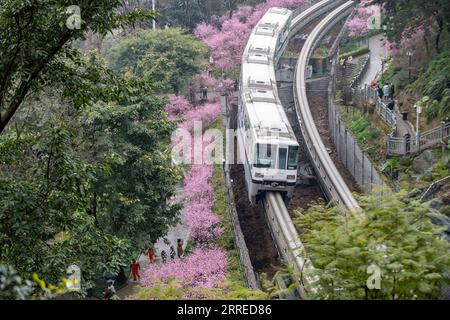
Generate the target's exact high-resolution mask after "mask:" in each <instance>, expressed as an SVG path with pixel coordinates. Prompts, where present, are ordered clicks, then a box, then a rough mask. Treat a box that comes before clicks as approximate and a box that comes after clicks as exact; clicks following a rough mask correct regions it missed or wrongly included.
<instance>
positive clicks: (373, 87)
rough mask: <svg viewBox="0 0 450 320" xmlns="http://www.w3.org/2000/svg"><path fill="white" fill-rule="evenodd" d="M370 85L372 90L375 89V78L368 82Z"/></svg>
mask: <svg viewBox="0 0 450 320" xmlns="http://www.w3.org/2000/svg"><path fill="white" fill-rule="evenodd" d="M370 87H371V88H372V89H373V90H376V89H377V87H378V85H377V82H376V81H375V80H372V82H371V83H370Z"/></svg>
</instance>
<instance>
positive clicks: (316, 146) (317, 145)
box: [294, 1, 359, 212]
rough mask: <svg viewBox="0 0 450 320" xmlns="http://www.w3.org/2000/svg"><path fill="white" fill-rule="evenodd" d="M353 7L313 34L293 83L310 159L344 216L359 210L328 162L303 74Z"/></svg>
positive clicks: (330, 17)
mask: <svg viewBox="0 0 450 320" xmlns="http://www.w3.org/2000/svg"><path fill="white" fill-rule="evenodd" d="M353 6H354V2H353V1H348V2H346V3H344V4H343V5H341V6H340V7H338V8H337V9H335V10H334V11H333V12H331V13H330V14H329V15H328V16H327V17H326V18H325V19H323V20H322V21H321V22H320V23H319V24H318V25H317V27H316V28H315V29H314V30H313V31H312V33H311V34H310V35H309V37H308V39H307V40H306V43H305V45H304V47H303V50H302V52H301V53H300V57H299V59H298V62H297V67H296V71H295V79H294V97H295V108H296V111H297V116H298V121H299V123H300V129H301V132H302V135H303V138H304V141H305V143H306V145H307V148H308V151H309V157H310V159H311V162H312V164H313V166H314V169H315V171H316V174H317V176H318V178H319V179H320V182H321V186H322V189H323V191H324V192H325V194H326V195H327V197H328V199H329V200H331V201H334V202H335V203H336V205H337V206H339V207H340V208H341V209H342V211H344V212H348V211H354V210H356V209H357V208H359V207H358V203H357V202H356V200H355V198H354V197H353V195H352V193H351V191H350V189H349V188H348V186H347V184H346V183H345V182H344V179H343V178H342V176H341V174H340V173H339V171H338V170H337V168H336V166H335V164H334V163H333V161H332V160H331V158H330V156H329V154H328V152H327V149H326V148H325V145H324V144H323V142H322V138H321V137H320V134H319V132H318V130H317V128H316V125H315V123H314V119H313V116H312V114H311V110H310V105H309V102H308V99H307V96H306V76H305V71H306V67H307V66H308V62H309V58H310V57H311V55H312V53H313V50H314V48H315V46H316V45H317V44H318V42H319V41H320V40H321V39H322V37H323V36H324V35H325V34H326V33H327V32H328V31H329V30H330V29H331V28H332V27H333V26H334V25H335V24H336V23H337V22H338V21H340V20H341V19H342V18H344V17H346V16H347V15H348V14H350V12H351V11H352V10H353Z"/></svg>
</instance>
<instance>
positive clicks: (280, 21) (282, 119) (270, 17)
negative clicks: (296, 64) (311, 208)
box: [237, 8, 299, 202]
mask: <svg viewBox="0 0 450 320" xmlns="http://www.w3.org/2000/svg"><path fill="white" fill-rule="evenodd" d="M291 19H292V12H291V11H290V10H288V9H285V8H271V9H269V10H268V12H267V13H266V14H265V15H264V17H263V18H262V19H261V20H260V21H259V23H258V24H257V25H256V26H255V28H254V29H253V31H252V34H251V36H250V38H249V41H248V43H247V46H246V49H245V51H244V54H243V57H242V70H241V82H240V83H241V88H240V99H239V111H238V133H237V136H238V150H239V157H240V161H241V163H243V164H244V168H245V178H246V181H247V188H248V194H249V199H250V201H251V202H256V200H257V197H258V195H261V194H264V193H265V192H266V191H278V192H282V193H284V194H285V195H286V196H287V197H292V194H293V191H294V188H295V185H296V182H297V165H298V164H297V162H298V150H299V145H298V142H297V139H296V137H295V134H294V132H293V130H292V128H291V126H290V124H289V121H288V119H287V117H286V114H285V112H284V109H283V106H282V105H281V103H280V100H279V98H278V90H277V83H276V77H275V67H276V65H277V63H278V59H279V57H280V56H281V54H282V52H283V50H284V48H285V46H286V44H287V40H288V36H289V28H290V24H291Z"/></svg>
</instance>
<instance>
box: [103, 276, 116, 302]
mask: <svg viewBox="0 0 450 320" xmlns="http://www.w3.org/2000/svg"><path fill="white" fill-rule="evenodd" d="M115 294H116V288H114V280H108V282H106V290H105V291H104V292H103V299H104V300H111V299H112V298H113V297H114V296H115Z"/></svg>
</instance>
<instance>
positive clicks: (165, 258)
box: [161, 250, 167, 263]
mask: <svg viewBox="0 0 450 320" xmlns="http://www.w3.org/2000/svg"><path fill="white" fill-rule="evenodd" d="M161 260H162V263H166V262H167V255H166V251H164V250H163V251H161Z"/></svg>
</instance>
